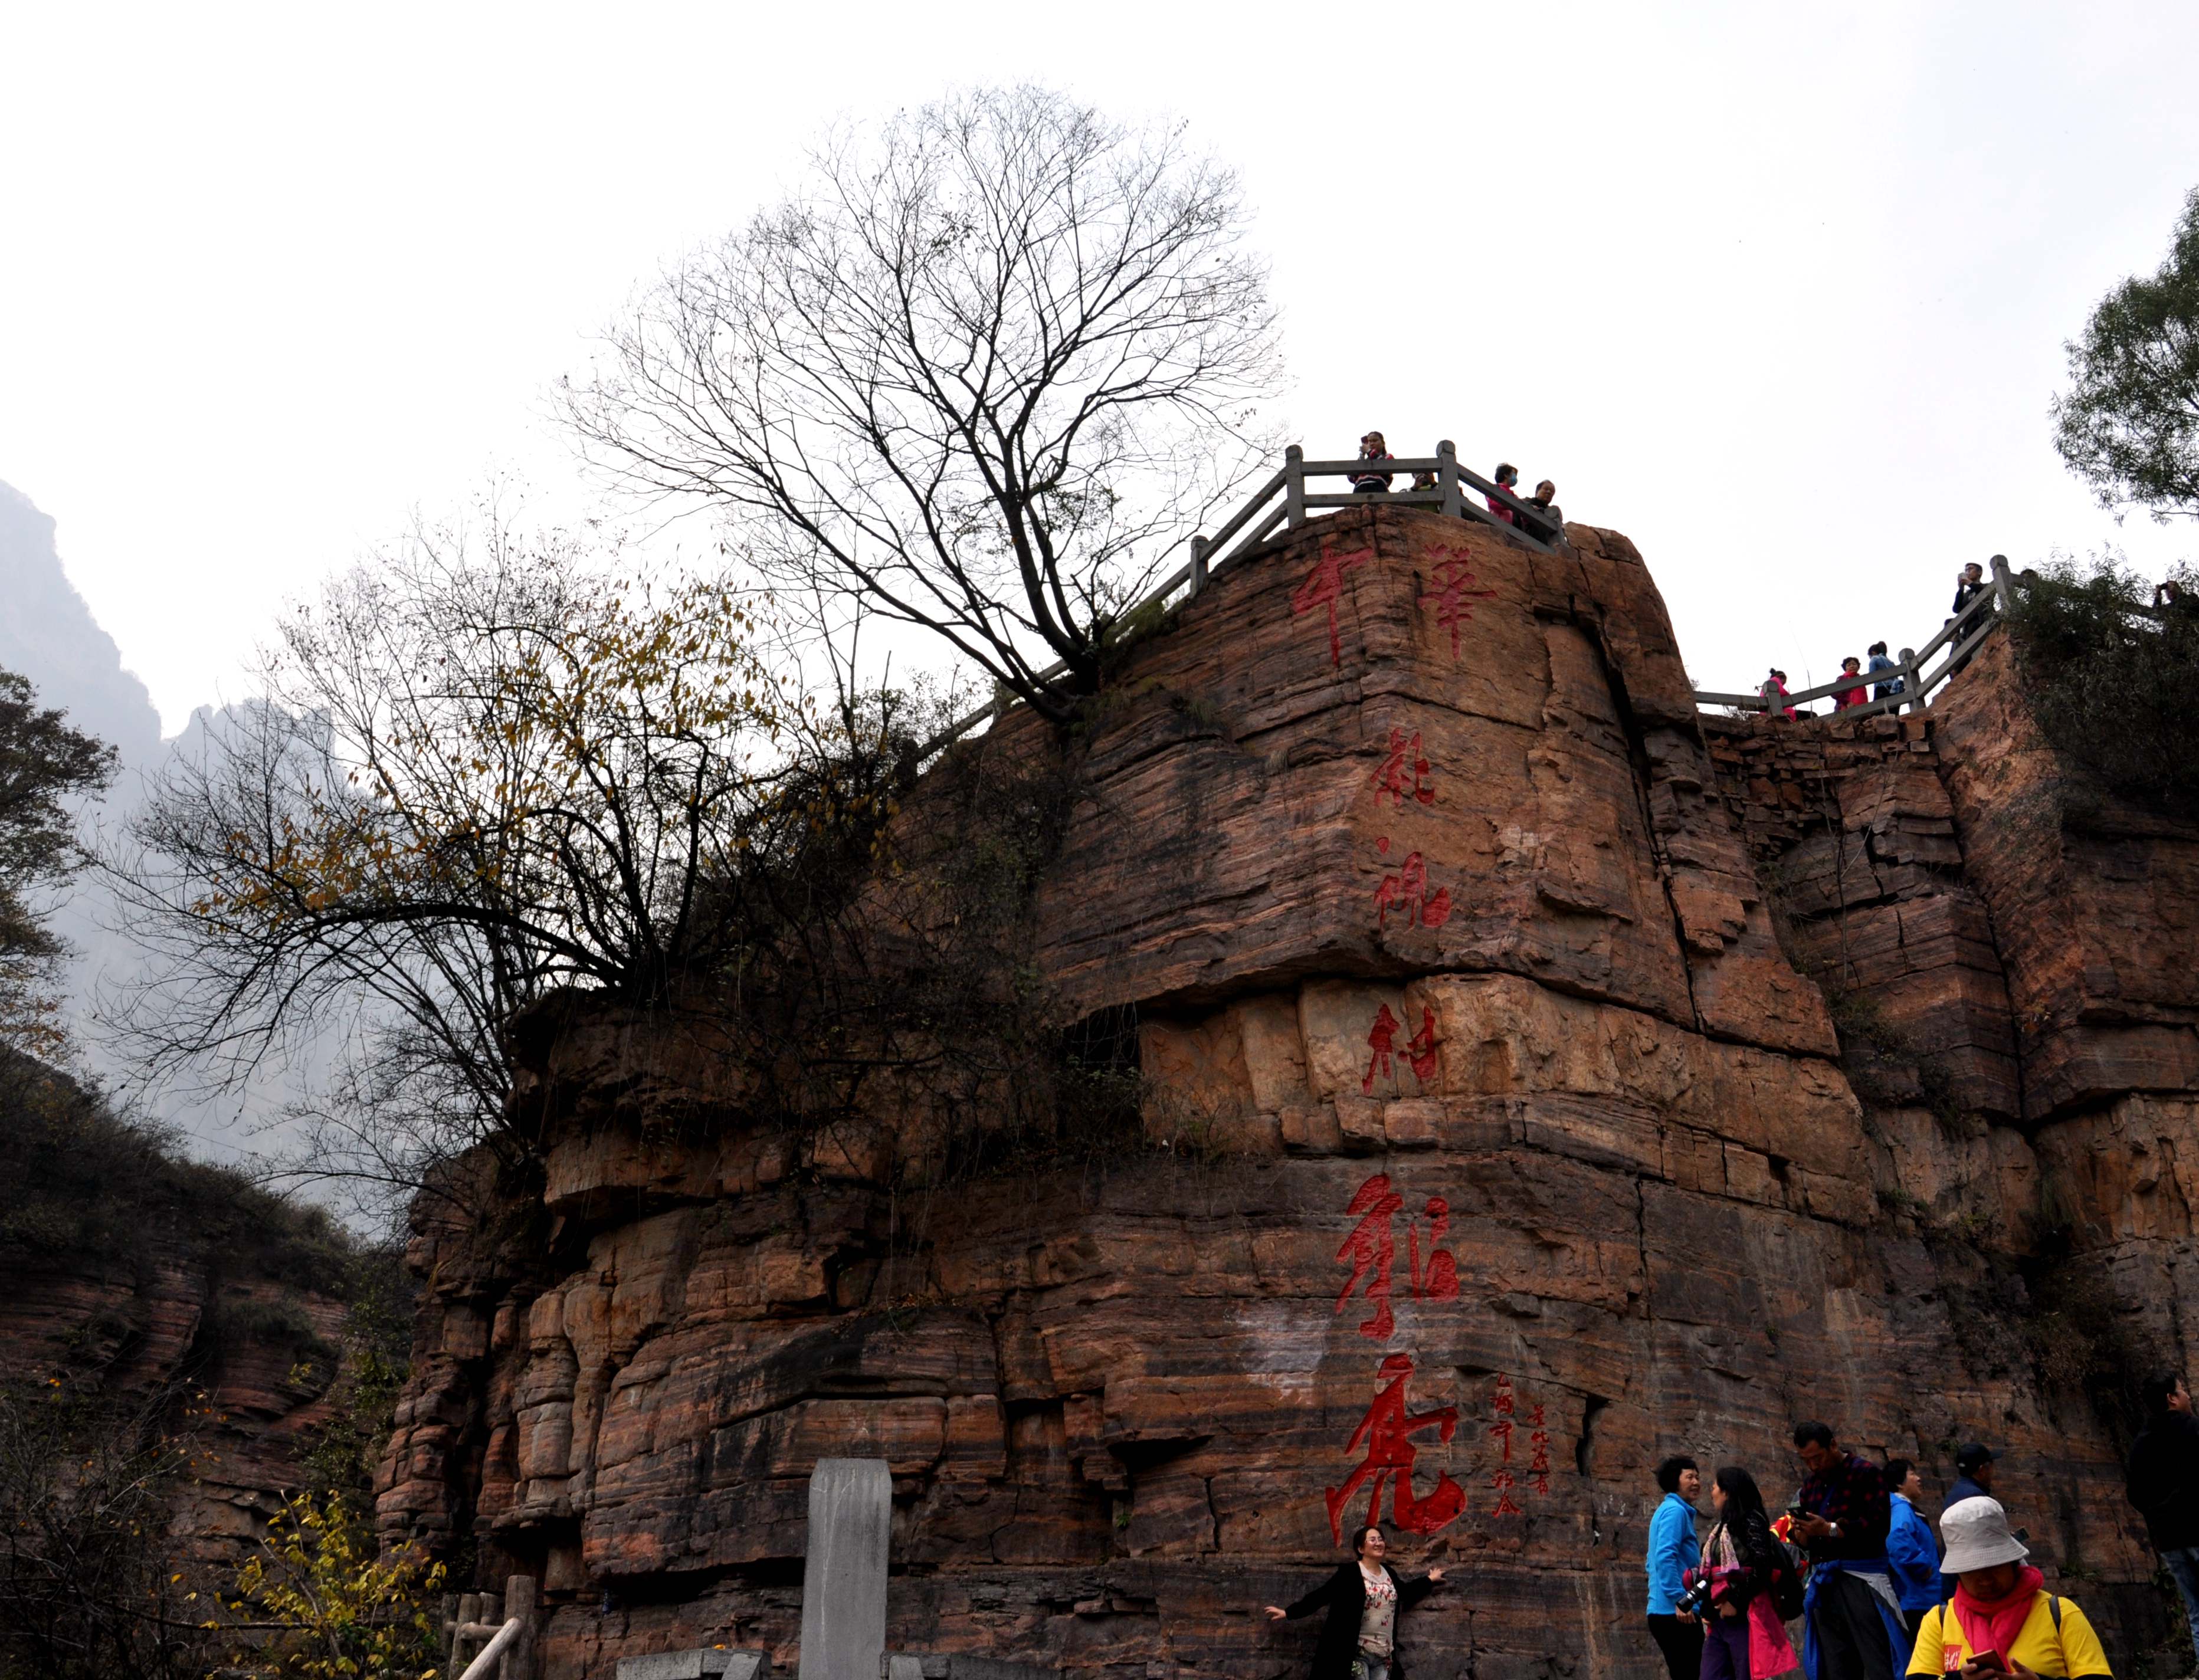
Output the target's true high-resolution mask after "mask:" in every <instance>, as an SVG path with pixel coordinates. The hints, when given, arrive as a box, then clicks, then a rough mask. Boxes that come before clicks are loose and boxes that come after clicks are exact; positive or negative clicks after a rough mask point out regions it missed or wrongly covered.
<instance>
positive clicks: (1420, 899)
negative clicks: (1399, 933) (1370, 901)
mask: <svg viewBox="0 0 2199 1680" xmlns="http://www.w3.org/2000/svg"><path fill="white" fill-rule="evenodd" d="M1375 849H1376V850H1377V851H1379V852H1381V853H1383V854H1384V855H1388V853H1389V850H1390V840H1389V837H1388V836H1387V835H1385V836H1384V837H1382V838H1381V839H1379V840H1378V841H1376V842H1375ZM1392 910H1395V911H1397V913H1398V914H1400V915H1401V916H1403V918H1404V920H1405V925H1406V926H1407V927H1412V926H1414V925H1425V926H1427V927H1432V928H1439V927H1441V926H1442V925H1444V923H1445V922H1447V921H1449V919H1450V889H1449V887H1438V888H1437V889H1436V890H1435V891H1434V892H1432V893H1431V892H1430V891H1429V890H1428V866H1427V863H1426V860H1424V859H1422V857H1421V856H1420V854H1419V853H1418V852H1409V853H1407V854H1406V856H1405V861H1404V864H1403V866H1402V867H1401V868H1400V869H1399V871H1398V872H1397V873H1396V874H1395V875H1385V876H1384V877H1383V878H1382V884H1381V885H1380V886H1379V887H1378V888H1376V889H1375V891H1374V925H1375V926H1376V927H1378V928H1383V929H1386V928H1387V927H1388V926H1389V925H1390V913H1391V911H1392Z"/></svg>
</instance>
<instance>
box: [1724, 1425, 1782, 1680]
mask: <svg viewBox="0 0 2199 1680" xmlns="http://www.w3.org/2000/svg"><path fill="white" fill-rule="evenodd" d="M1711 1503H1712V1506H1713V1507H1714V1508H1716V1510H1717V1512H1718V1521H1717V1522H1716V1523H1715V1524H1713V1525H1712V1528H1711V1531H1710V1537H1708V1538H1707V1539H1706V1540H1705V1541H1704V1542H1703V1560H1702V1565H1701V1571H1702V1573H1703V1575H1704V1576H1705V1577H1706V1578H1708V1579H1709V1581H1710V1583H1711V1601H1710V1603H1709V1604H1708V1605H1707V1606H1706V1607H1705V1609H1704V1612H1703V1666H1702V1680H1752V1677H1753V1680H1767V1677H1769V1676H1770V1675H1775V1674H1783V1673H1785V1672H1786V1671H1787V1670H1788V1668H1791V1667H1792V1666H1793V1665H1794V1664H1793V1661H1792V1660H1791V1659H1792V1658H1793V1655H1794V1653H1793V1652H1792V1651H1791V1650H1785V1651H1784V1659H1785V1660H1783V1661H1782V1665H1778V1666H1766V1667H1764V1673H1763V1674H1757V1673H1756V1672H1755V1670H1756V1668H1757V1667H1758V1666H1761V1665H1762V1662H1761V1659H1769V1658H1771V1657H1772V1655H1773V1653H1774V1652H1775V1651H1782V1650H1784V1648H1785V1646H1786V1635H1785V1634H1784V1633H1783V1632H1779V1633H1776V1634H1775V1632H1774V1630H1776V1628H1777V1627H1778V1625H1779V1624H1778V1619H1777V1615H1776V1609H1775V1610H1774V1612H1773V1613H1772V1615H1771V1619H1770V1621H1769V1622H1768V1623H1767V1624H1766V1625H1765V1626H1764V1628H1763V1629H1762V1630H1761V1632H1762V1637H1761V1638H1760V1639H1752V1636H1751V1631H1750V1626H1749V1624H1750V1622H1751V1620H1752V1619H1757V1620H1761V1619H1762V1614H1761V1613H1759V1612H1757V1611H1755V1610H1754V1609H1753V1605H1754V1604H1755V1602H1756V1601H1758V1600H1759V1599H1763V1600H1764V1602H1765V1603H1766V1604H1767V1605H1769V1604H1770V1602H1771V1601H1770V1597H1769V1595H1770V1593H1771V1591H1772V1590H1773V1588H1774V1586H1775V1584H1776V1579H1777V1576H1778V1570H1779V1565H1780V1563H1781V1561H1782V1558H1783V1556H1784V1553H1783V1550H1782V1548H1781V1546H1780V1544H1779V1542H1778V1540H1777V1539H1776V1537H1774V1536H1773V1534H1772V1532H1771V1518H1770V1513H1768V1512H1767V1511H1765V1510H1764V1495H1763V1494H1762V1493H1761V1492H1759V1490H1758V1489H1757V1485H1756V1478H1755V1477H1753V1476H1752V1475H1750V1474H1749V1473H1748V1472H1747V1471H1746V1470H1744V1469H1742V1468H1741V1467H1740V1466H1739V1465H1736V1464H1729V1465H1727V1466H1726V1467H1724V1469H1723V1470H1720V1471H1719V1472H1718V1474H1717V1475H1715V1476H1713V1477H1712V1478H1711ZM1752 1647H1755V1648H1757V1656H1756V1660H1753V1658H1752Z"/></svg>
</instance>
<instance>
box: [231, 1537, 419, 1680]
mask: <svg viewBox="0 0 2199 1680" xmlns="http://www.w3.org/2000/svg"><path fill="white" fill-rule="evenodd" d="M442 1585H443V1566H442V1565H441V1564H440V1563H435V1562H431V1561H430V1560H429V1559H428V1558H427V1557H426V1556H425V1555H423V1554H422V1553H420V1552H419V1551H417V1549H413V1548H411V1547H399V1548H397V1549H394V1550H393V1551H390V1552H387V1553H379V1554H378V1553H377V1552H376V1547H375V1543H374V1535H373V1532H372V1530H371V1529H370V1526H369V1525H368V1524H367V1523H366V1522H365V1520H363V1519H362V1518H361V1517H360V1516H359V1514H358V1513H356V1512H354V1511H353V1509H352V1508H351V1507H350V1506H349V1504H348V1503H347V1502H346V1501H345V1500H344V1499H343V1497H342V1496H341V1495H331V1496H330V1497H329V1499H328V1500H327V1501H326V1502H322V1501H318V1500H316V1499H315V1498H314V1497H313V1496H312V1495H310V1494H299V1495H296V1496H293V1497H291V1498H289V1499H286V1500H285V1501H284V1502H283V1507H282V1508H281V1509H280V1510H279V1511H277V1513H276V1514H275V1515H274V1517H273V1518H272V1519H271V1520H270V1521H269V1523H268V1525H267V1532H266V1535H265V1537H264V1538H262V1540H261V1541H260V1546H259V1549H258V1550H256V1551H255V1552H254V1554H253V1555H252V1556H251V1557H250V1558H249V1559H248V1560H246V1562H245V1564H244V1566H243V1567H242V1569H240V1570H239V1571H238V1572H237V1576H236V1585H235V1590H234V1591H233V1592H232V1593H231V1594H230V1595H228V1596H227V1597H226V1598H225V1600H224V1601H223V1605H222V1607H223V1608H224V1609H225V1610H226V1611H227V1612H228V1613H229V1614H230V1615H231V1616H232V1617H235V1618H236V1619H237V1624H238V1631H239V1632H240V1634H241V1635H243V1637H241V1638H240V1639H239V1641H238V1642H237V1644H236V1649H235V1651H234V1653H233V1654H232V1655H231V1656H230V1671H231V1672H233V1673H236V1674H240V1675H249V1676H251V1677H253V1680H437V1676H438V1674H439V1672H440V1670H439V1668H438V1665H437V1657H438V1648H439V1646H440V1628H439V1625H438V1620H437V1619H436V1618H435V1616H433V1615H432V1614H431V1613H430V1612H429V1606H430V1605H432V1604H433V1603H434V1602H435V1595H437V1594H438V1593H439V1592H440V1590H441V1589H442ZM219 1626H221V1624H220V1622H219V1620H218V1619H209V1620H208V1621H207V1628H208V1629H209V1630H214V1629H217V1628H219Z"/></svg>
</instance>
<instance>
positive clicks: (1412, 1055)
mask: <svg viewBox="0 0 2199 1680" xmlns="http://www.w3.org/2000/svg"><path fill="white" fill-rule="evenodd" d="M1403 1026H1404V1023H1403V1021H1401V1020H1399V1019H1398V1018H1397V1017H1396V1016H1395V1015H1392V1014H1391V1012H1390V1006H1389V1005H1388V1004H1386V1003H1385V1004H1383V1005H1381V1006H1379V1007H1378V1008H1377V1009H1376V1010H1375V1012H1374V1025H1373V1026H1372V1027H1369V1028H1368V1030H1367V1051H1368V1055H1367V1072H1366V1074H1365V1075H1364V1076H1362V1078H1361V1080H1360V1082H1359V1094H1360V1095H1361V1096H1362V1097H1371V1096H1373V1095H1374V1082H1375V1081H1376V1080H1377V1079H1394V1078H1395V1077H1396V1076H1397V1058H1398V1057H1399V1056H1400V1055H1402V1056H1403V1057H1404V1059H1405V1065H1406V1066H1407V1067H1409V1068H1410V1069H1411V1070H1413V1077H1414V1078H1415V1079H1417V1080H1419V1081H1420V1083H1421V1084H1422V1085H1426V1084H1429V1083H1430V1082H1432V1081H1433V1080H1434V1078H1435V1076H1436V1071H1437V1070H1438V1068H1439V1067H1441V1066H1442V1065H1443V1057H1442V1053H1441V1052H1439V1051H1438V1049H1437V1047H1436V1012H1435V1011H1434V1010H1432V1009H1431V1008H1429V1007H1428V1006H1426V1004H1423V1005H1422V1006H1420V1030H1419V1031H1418V1032H1416V1033H1414V1035H1412V1036H1411V1037H1410V1038H1409V1039H1407V1040H1406V1041H1405V1044H1404V1047H1403V1049H1402V1050H1400V1049H1399V1048H1398V1046H1397V1034H1398V1032H1399V1031H1400V1030H1402V1029H1403Z"/></svg>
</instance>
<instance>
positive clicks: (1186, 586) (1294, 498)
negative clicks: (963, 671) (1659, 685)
mask: <svg viewBox="0 0 2199 1680" xmlns="http://www.w3.org/2000/svg"><path fill="white" fill-rule="evenodd" d="M1368 472H1378V473H1386V474H1390V475H1393V476H1394V477H1402V478H1403V479H1405V480H1406V481H1407V482H1408V484H1409V483H1410V482H1411V481H1412V480H1413V479H1414V478H1415V477H1418V476H1419V475H1421V474H1424V473H1425V474H1428V475H1432V476H1433V478H1434V480H1435V482H1434V483H1433V484H1432V485H1431V486H1430V487H1428V488H1426V489H1425V490H1416V489H1411V488H1408V489H1403V490H1344V491H1316V490H1309V489H1308V488H1307V487H1306V481H1307V480H1309V479H1344V480H1347V481H1348V480H1350V478H1352V477H1353V476H1354V475H1358V474H1362V473H1368ZM1492 501H1493V502H1495V503H1496V505H1497V507H1499V508H1502V509H1503V510H1505V511H1506V512H1508V513H1509V514H1510V515H1511V516H1512V517H1511V518H1510V519H1509V520H1506V519H1503V518H1501V517H1499V516H1498V515H1497V513H1496V510H1493V509H1491V508H1490V505H1489V504H1490V502H1492ZM1382 502H1390V503H1402V504H1403V505H1405V506H1408V507H1425V508H1433V509H1434V510H1436V511H1437V512H1438V513H1442V514H1445V515H1448V516H1449V517H1451V518H1453V519H1467V520H1479V522H1481V523H1483V524H1484V525H1489V526H1492V527H1494V528H1496V529H1497V530H1499V531H1502V532H1503V533H1504V534H1505V535H1506V536H1508V537H1510V538H1511V539H1512V540H1514V542H1519V543H1524V544H1525V545H1526V546H1528V547H1529V548H1531V549H1533V550H1534V551H1536V552H1537V553H1538V554H1553V553H1555V552H1556V551H1557V549H1558V547H1559V545H1560V544H1562V543H1563V542H1564V541H1565V528H1564V526H1563V525H1562V524H1561V523H1560V522H1559V521H1558V520H1556V519H1554V518H1552V517H1551V516H1549V514H1548V513H1545V512H1544V511H1543V510H1542V509H1541V508H1538V507H1537V506H1536V505H1534V504H1533V503H1532V502H1530V501H1523V500H1521V499H1519V497H1518V496H1516V495H1514V493H1512V492H1511V491H1509V490H1507V489H1506V488H1504V487H1503V486H1502V485H1501V484H1498V483H1496V482H1495V481H1493V480H1490V479H1486V478H1484V477H1483V476H1482V475H1480V474H1479V473H1477V472H1473V471H1471V470H1468V469H1467V468H1465V467H1461V465H1459V464H1458V446H1457V445H1455V444H1454V443H1453V442H1452V441H1451V440H1449V438H1445V439H1444V440H1443V441H1442V442H1440V443H1438V444H1437V445H1436V452H1435V453H1434V454H1432V455H1430V456H1426V457H1414V458H1398V459H1396V460H1388V461H1367V460H1361V459H1353V460H1348V461H1309V460H1307V459H1306V458H1305V451H1304V449H1303V448H1301V447H1300V446H1298V445H1297V444H1295V443H1294V444H1292V445H1291V446H1290V447H1289V448H1287V449H1286V450H1285V451H1284V452H1283V464H1282V465H1281V466H1280V467H1278V468H1277V469H1276V470H1275V472H1274V476H1273V477H1271V478H1269V480H1268V481H1266V482H1265V483H1264V484H1263V485H1262V486H1261V487H1259V488H1258V489H1257V490H1256V491H1254V492H1253V493H1252V497H1251V500H1249V501H1247V502H1246V503H1245V505H1244V506H1243V507H1241V508H1239V509H1238V510H1237V511H1236V513H1235V514H1234V515H1233V516H1231V517H1230V519H1229V520H1228V522H1226V523H1225V524H1224V525H1223V526H1222V528H1221V529H1219V530H1217V531H1216V532H1215V533H1214V534H1212V535H1211V536H1208V535H1206V534H1204V533H1202V534H1199V535H1198V536H1195V537H1193V539H1192V540H1191V557H1190V558H1189V559H1188V560H1187V561H1185V562H1184V563H1183V564H1182V565H1181V566H1179V567H1177V568H1176V569H1175V570H1174V571H1172V572H1170V573H1169V575H1167V576H1166V577H1164V578H1163V579H1162V580H1160V582H1159V583H1158V584H1157V585H1156V586H1154V587H1153V588H1152V590H1150V591H1149V592H1147V593H1146V595H1145V596H1143V597H1142V598H1140V600H1139V601H1138V603H1137V604H1136V605H1134V606H1133V607H1131V608H1130V609H1129V610H1127V611H1126V612H1124V613H1123V617H1124V618H1125V619H1129V618H1132V617H1134V616H1135V615H1138V614H1140V613H1142V612H1144V611H1146V610H1148V609H1149V608H1152V607H1155V606H1158V608H1159V609H1160V610H1162V611H1163V612H1164V613H1169V612H1173V611H1175V610H1176V609H1177V608H1178V607H1180V606H1181V605H1182V604H1184V603H1185V602H1186V601H1188V600H1190V599H1191V598H1193V596H1195V595H1197V594H1198V593H1199V591H1200V590H1202V589H1204V587H1205V586H1206V580H1208V579H1209V578H1210V577H1211V576H1213V575H1214V574H1215V573H1216V572H1218V571H1220V570H1221V569H1222V568H1223V567H1224V566H1228V565H1233V564H1234V563H1236V562H1238V561H1239V560H1241V559H1243V558H1244V557H1245V556H1246V555H1248V554H1250V553H1251V552H1252V551H1253V550H1255V549H1257V548H1258V547H1259V546H1260V545H1261V544H1263V543H1264V542H1266V541H1267V540H1268V539H1269V537H1271V536H1273V535H1274V534H1275V530H1276V528H1277V527H1279V526H1280V527H1282V528H1285V529H1286V530H1292V531H1295V530H1296V529H1298V527H1299V526H1301V525H1303V524H1304V523H1305V522H1306V521H1307V520H1308V519H1309V517H1311V515H1312V511H1313V510H1326V509H1329V508H1341V507H1360V506H1363V505H1367V504H1369V503H1382ZM1066 669H1067V666H1065V665H1064V664H1060V663H1058V662H1057V663H1055V664H1053V665H1049V666H1047V668H1046V669H1044V670H1043V671H1041V672H1040V673H1039V674H1038V677H1039V680H1040V681H1041V682H1043V681H1045V680H1047V679H1048V678H1050V677H1058V676H1059V675H1060V674H1062V672H1063V671H1065V670H1066ZM1013 703H1014V697H1013V696H1012V695H1011V694H1010V693H1008V691H1006V690H1005V689H996V690H995V692H994V696H993V699H992V701H991V703H989V704H987V705H983V706H980V707H979V708H978V709H977V710H976V711H974V712H971V714H970V715H968V716H967V717H964V718H958V719H957V720H955V721H954V722H953V723H951V724H949V725H948V726H947V727H946V728H944V729H942V730H941V731H940V732H938V733H937V734H936V735H934V736H933V737H932V738H930V740H928V741H926V742H925V744H924V745H923V746H922V747H921V748H920V749H919V757H920V758H925V759H929V758H930V756H931V755H933V754H934V753H936V752H937V751H939V750H940V749H941V748H942V747H944V746H946V745H947V744H948V743H949V742H952V741H954V740H957V739H959V738H961V737H962V736H964V735H966V734H968V733H969V732H971V730H972V729H975V728H976V727H977V726H978V725H979V724H981V723H983V722H984V721H985V720H987V719H989V718H993V719H997V718H999V717H1000V716H1001V715H1003V714H1005V713H1006V711H1007V709H1008V708H1009V707H1010V706H1011V705H1012V704H1013Z"/></svg>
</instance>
